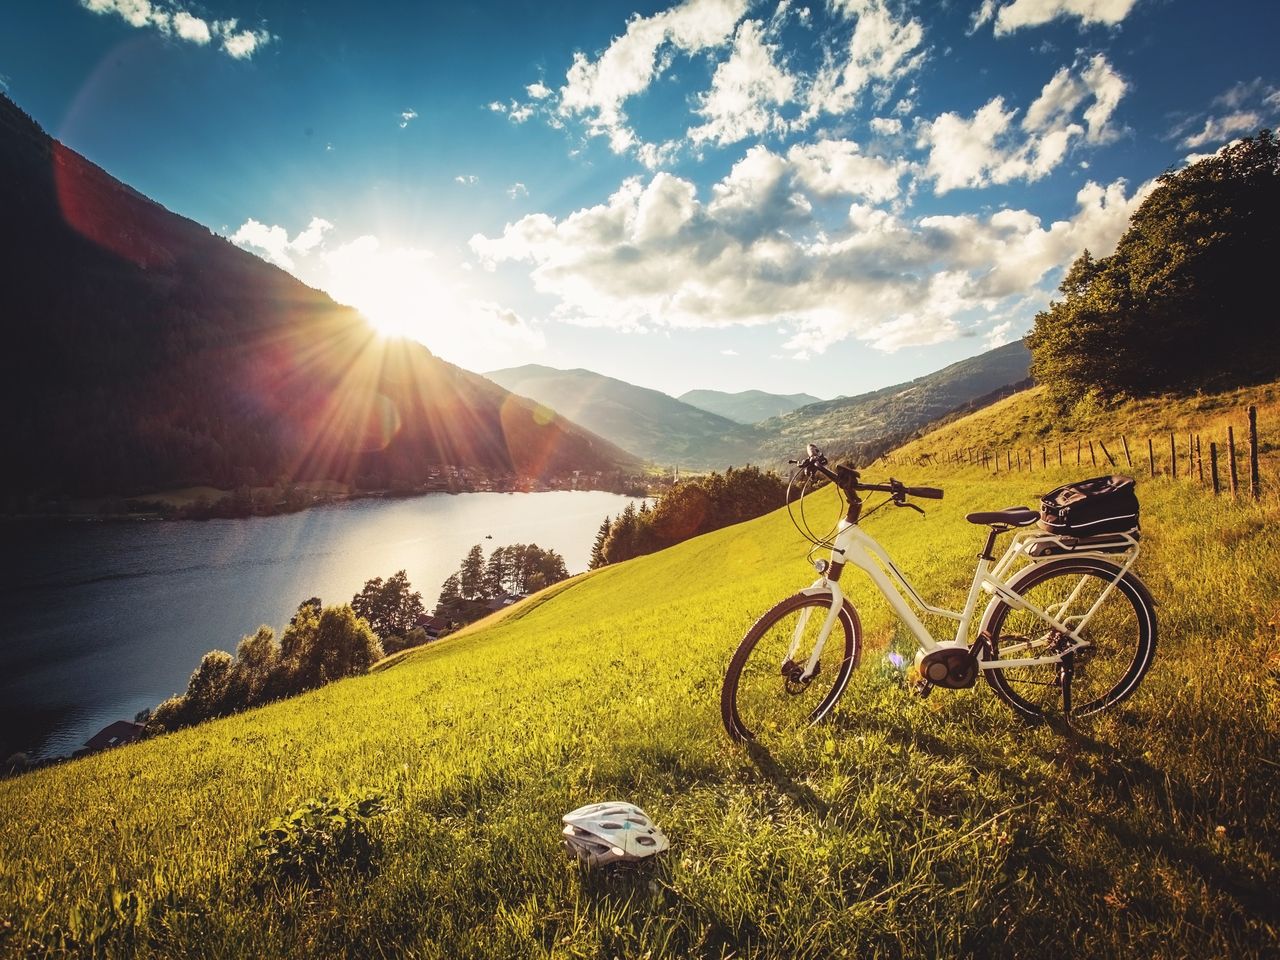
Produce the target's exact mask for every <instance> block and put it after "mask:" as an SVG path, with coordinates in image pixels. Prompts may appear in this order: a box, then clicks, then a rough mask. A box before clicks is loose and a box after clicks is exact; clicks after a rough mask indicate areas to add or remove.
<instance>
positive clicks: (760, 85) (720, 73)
mask: <svg viewBox="0 0 1280 960" xmlns="http://www.w3.org/2000/svg"><path fill="white" fill-rule="evenodd" d="M777 57H778V48H777V46H775V45H773V44H770V43H768V42H767V41H766V40H765V28H764V25H763V24H762V23H761V22H760V21H758V20H744V21H743V22H742V23H741V24H740V25H739V26H738V32H737V34H736V36H735V37H734V41H733V50H732V52H731V53H730V54H729V58H728V59H727V60H724V61H722V62H721V63H720V64H719V65H718V66H717V67H716V71H715V74H714V76H713V77H712V78H711V89H710V90H709V91H707V92H706V93H704V94H702V95H701V97H700V98H699V106H698V110H697V112H698V113H699V114H700V115H702V116H703V117H705V118H706V123H704V124H702V125H701V126H698V127H694V128H693V129H692V130H690V131H689V139H690V140H692V141H693V142H694V143H695V144H698V143H702V142H704V141H707V140H711V141H714V142H715V143H717V144H719V145H721V146H723V145H725V144H727V143H736V142H737V141H739V140H743V139H745V138H746V137H751V136H759V135H760V134H763V133H768V132H770V131H774V130H781V129H784V128H785V126H786V123H785V121H784V120H783V119H782V117H781V115H780V114H779V113H778V108H779V107H780V106H782V105H783V104H786V103H789V102H790V101H791V99H792V97H793V96H794V95H795V92H796V78H795V77H794V76H793V75H792V74H791V73H789V72H788V71H787V69H786V66H785V64H783V65H779V63H778V61H777Z"/></svg>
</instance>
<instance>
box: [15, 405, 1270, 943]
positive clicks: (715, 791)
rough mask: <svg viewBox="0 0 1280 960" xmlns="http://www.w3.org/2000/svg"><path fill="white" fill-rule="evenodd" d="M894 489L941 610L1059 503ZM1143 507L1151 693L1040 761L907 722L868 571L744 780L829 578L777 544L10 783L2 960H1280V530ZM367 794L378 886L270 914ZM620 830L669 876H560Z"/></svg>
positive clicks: (905, 697) (1238, 517)
mask: <svg viewBox="0 0 1280 960" xmlns="http://www.w3.org/2000/svg"><path fill="white" fill-rule="evenodd" d="M1014 407H1016V404H1013V403H1009V404H1005V405H1002V406H1001V408H1000V409H999V410H998V411H996V412H995V413H994V414H993V415H995V416H1013V417H1016V416H1018V415H1019V414H1018V412H1017V410H1016V409H1012V408H1014ZM966 429H973V430H975V431H978V430H981V429H982V424H981V423H980V422H974V423H970V425H969V427H968V428H966ZM875 472H876V471H874V470H872V471H869V472H868V476H869V477H872V476H873V475H874V474H875ZM900 472H901V473H902V474H903V477H904V479H907V480H914V481H924V480H926V479H927V480H933V481H936V482H937V483H938V484H939V485H941V486H943V487H945V488H946V490H947V498H946V500H944V501H943V502H942V503H940V504H926V506H927V507H928V508H929V510H930V513H929V515H928V517H927V518H924V519H922V518H920V517H919V516H918V515H916V514H913V513H909V512H907V511H895V512H892V513H882V514H878V515H877V516H876V517H874V518H872V519H871V520H870V521H869V522H868V529H869V530H870V531H871V532H872V533H873V534H874V535H875V536H876V537H877V538H879V539H880V540H881V541H882V542H883V543H884V544H886V545H887V546H888V547H889V548H890V549H891V551H892V552H893V553H894V554H895V557H896V558H897V559H898V560H899V561H900V566H901V567H902V569H904V570H905V571H906V572H907V573H908V575H909V576H910V577H911V578H912V580H913V581H915V582H916V583H917V584H918V585H920V586H921V588H922V589H923V590H924V591H925V592H926V593H927V594H928V595H929V596H930V597H931V598H935V599H937V600H939V601H942V602H945V603H948V604H953V605H959V604H960V603H962V602H963V593H964V589H965V587H966V586H967V584H968V580H969V577H970V574H971V571H972V563H973V557H974V555H975V554H976V552H977V550H978V548H979V547H980V541H981V534H980V531H979V530H978V529H977V528H974V527H972V526H970V525H969V524H967V523H965V522H964V520H963V516H964V513H965V512H966V511H969V510H975V509H979V508H991V507H1000V506H1005V505H1006V504H1010V503H1015V502H1022V503H1031V502H1033V499H1032V498H1033V494H1034V493H1036V492H1039V491H1042V490H1043V489H1044V488H1045V484H1046V483H1049V482H1054V481H1056V478H1057V474H1055V473H1052V472H1051V474H1050V475H1049V476H1042V475H1041V474H1040V473H1038V472H1037V473H1036V474H1033V475H1031V476H1027V475H1026V474H1023V475H1021V476H1017V475H1015V476H1013V477H1009V478H1004V477H1003V476H1002V478H1001V481H1000V483H999V484H998V485H996V484H995V482H994V481H993V480H992V479H991V478H989V477H986V476H983V475H980V473H979V472H978V471H976V470H973V469H970V468H963V469H954V470H947V469H942V468H931V469H925V468H909V469H907V470H903V471H900ZM1077 475H1079V471H1077V470H1076V469H1075V468H1074V466H1073V467H1071V468H1070V469H1066V470H1064V471H1062V477H1063V479H1066V478H1069V477H1073V476H1077ZM824 496H827V497H829V496H830V495H829V494H827V495H824ZM1140 497H1141V498H1142V505H1143V518H1144V525H1143V535H1144V539H1143V549H1144V553H1143V557H1142V559H1141V561H1140V563H1139V572H1140V574H1141V576H1142V577H1143V578H1144V579H1145V580H1146V582H1147V584H1148V586H1149V587H1150V588H1151V590H1152V592H1153V594H1154V595H1155V596H1156V598H1157V600H1158V601H1159V608H1158V615H1159V620H1160V638H1159V643H1158V645H1157V651H1156V662H1155V666H1154V667H1153V668H1152V671H1151V673H1150V674H1149V675H1148V677H1147V679H1146V680H1145V682H1144V684H1143V686H1142V687H1141V688H1140V690H1139V692H1138V693H1137V694H1136V695H1135V697H1134V698H1133V699H1132V700H1131V701H1129V702H1128V703H1126V704H1125V705H1124V706H1123V707H1122V708H1120V709H1119V710H1118V711H1116V712H1115V713H1114V714H1111V715H1104V716H1103V717H1101V718H1099V719H1098V720H1096V721H1091V722H1089V723H1088V724H1087V725H1086V726H1084V727H1083V729H1081V730H1080V731H1078V732H1077V733H1075V734H1067V733H1065V732H1063V731H1060V730H1054V729H1050V728H1028V727H1025V726H1023V725H1022V724H1021V723H1020V722H1019V721H1017V720H1016V719H1015V718H1014V717H1013V716H1012V714H1011V712H1010V711H1009V710H1008V709H1007V708H1006V707H1004V706H1003V705H1002V704H1000V703H999V702H998V701H997V700H996V699H995V698H994V696H993V695H992V694H991V693H990V692H989V691H988V690H986V689H985V688H983V687H982V686H981V685H980V686H979V688H976V689H974V690H972V691H964V692H959V693H946V692H938V693H935V694H934V695H933V696H932V697H931V698H929V699H927V700H923V701H921V700H917V699H915V698H913V697H912V696H911V695H910V694H908V693H907V692H906V691H905V690H904V689H903V688H902V687H901V685H900V683H899V682H898V679H897V677H898V673H897V671H896V670H895V669H894V668H893V667H892V666H891V665H890V664H889V663H888V662H887V658H886V653H887V651H888V650H889V649H890V645H892V647H893V649H896V650H901V651H903V652H906V651H907V650H908V649H909V646H908V645H907V644H906V643H904V637H903V636H902V635H901V634H900V633H899V632H898V631H895V628H894V625H893V622H892V621H891V619H890V616H889V612H888V609H887V607H886V606H885V605H884V604H883V602H881V601H879V600H878V599H876V598H873V597H872V596H871V595H870V593H869V591H868V589H867V587H866V586H865V584H862V583H860V582H858V581H857V580H855V579H854V578H853V574H852V572H851V573H850V575H849V576H848V577H847V587H848V589H849V590H850V592H851V593H852V595H853V599H854V601H855V603H856V604H857V606H858V607H859V612H860V615H861V618H862V622H863V627H864V632H865V635H866V638H867V643H868V647H867V650H866V652H865V654H864V658H863V665H862V667H861V669H860V670H859V671H858V672H857V673H856V674H855V676H854V679H853V681H852V682H851V684H850V687H849V690H848V691H847V693H846V694H845V697H844V698H843V700H842V701H841V704H840V706H839V707H838V708H837V710H836V713H835V716H834V719H833V720H832V721H831V722H829V723H827V724H824V725H821V726H819V727H816V728H811V729H808V730H806V731H804V732H802V733H801V734H799V735H797V736H796V737H794V738H792V739H791V740H789V741H787V742H786V743H783V744H781V745H778V746H777V747H776V748H775V749H774V750H773V752H772V753H761V752H758V751H757V752H751V751H747V750H744V749H742V748H739V747H736V746H733V745H731V744H730V742H729V741H728V739H727V737H726V736H725V734H724V732H723V731H722V729H721V727H720V720H719V712H718V697H719V688H720V680H721V677H722V674H723V669H724V666H725V664H726V662H727V660H728V658H729V656H730V654H731V653H732V651H733V648H734V647H735V645H736V643H737V641H738V638H739V637H740V636H741V635H742V633H743V632H744V631H745V630H746V628H747V627H748V626H750V624H751V622H752V621H753V620H754V618H755V617H756V616H757V615H758V614H759V613H760V612H762V611H763V610H764V609H766V608H767V607H769V606H770V605H772V603H774V602H775V601H776V600H778V599H780V598H781V597H783V596H785V595H787V594H788V593H790V592H793V591H794V590H795V589H797V588H799V587H801V586H804V585H806V584H807V583H808V582H809V581H810V580H811V579H812V572H811V571H810V570H808V569H807V568H806V566H805V565H804V562H803V558H804V554H805V552H806V549H807V544H805V543H804V542H803V541H801V540H800V539H799V537H798V536H797V535H796V533H795V532H794V531H793V530H792V528H791V526H790V524H789V523H788V521H787V519H786V517H785V514H773V515H770V516H767V517H763V518H761V519H759V520H757V521H753V522H751V523H747V524H743V525H741V526H738V527H734V528H730V529H726V530H721V531H717V532H715V533H712V534H709V535H707V536H704V537H701V538H698V539H697V540H694V541H690V542H688V543H686V544H683V545H681V546H679V547H677V548H674V549H672V550H668V551H665V552H663V553H661V554H656V555H653V556H649V557H642V558H639V559H637V560H633V561H630V562H628V563H625V564H622V565H619V566H618V567H614V568H607V569H605V570H602V571H599V572H597V573H594V574H592V575H590V576H587V577H583V578H580V579H578V580H575V581H573V582H571V583H569V584H562V585H558V587H557V588H554V589H555V591H556V592H555V595H554V596H551V597H550V599H545V598H543V597H539V598H536V599H535V600H534V601H531V602H529V603H528V604H527V605H524V606H522V607H521V608H517V609H516V610H514V611H512V612H510V613H509V615H508V616H506V617H505V618H502V619H500V620H498V621H496V622H489V623H482V624H478V625H476V627H475V628H473V629H471V630H469V631H468V632H467V633H466V634H465V635H460V636H458V637H455V638H452V639H449V640H446V641H444V642H441V643H438V644H435V645H432V646H431V647H428V648H425V649H422V650H419V651H414V652H412V653H411V654H410V655H408V656H404V657H401V658H399V659H398V660H395V661H392V662H390V663H388V664H387V665H386V666H385V668H384V669H382V670H380V671H378V672H376V673H374V674H372V675H369V676H366V677H361V678H357V679H353V680H349V681H344V682H342V683H339V684H335V685H332V686H330V687H326V688H324V689H322V690H319V691H316V692H314V693H311V694H308V695H306V696H304V697H301V698H298V699H296V700H292V701H288V702H285V703H281V704H277V705H274V706H272V707H268V708H265V709H262V710H257V711H253V712H250V713H246V714H243V715H240V716H237V717H232V718H228V719H226V720H222V721H218V722H214V723H210V724H207V725H205V726H202V727H198V728H195V729H192V730H189V731H185V732H182V733H179V734H175V735H172V736H167V737H163V738H160V739H158V740H155V741H151V742H147V743H143V744H141V745H137V746H133V747H127V748H123V749H120V750H117V751H113V752H110V753H107V754H103V755H100V756H97V757H93V758H88V759H85V760H82V761H77V762H73V763H70V764H66V765H64V766H61V767H56V768H51V769H47V770H42V771H39V772H36V773H34V774H31V775H28V776H25V777H22V778H19V779H17V780H12V781H7V782H4V783H0V809H3V810H4V817H3V818H0V945H3V950H5V951H6V952H8V953H9V954H11V955H23V954H39V953H40V952H41V950H42V949H43V948H44V947H48V946H52V945H54V944H55V943H56V942H57V941H58V940H59V938H63V939H74V940H75V941H76V942H78V943H79V944H80V945H81V946H80V949H81V950H83V951H85V952H87V951H88V949H89V947H87V946H85V945H86V944H89V943H90V942H94V943H96V944H97V945H98V946H97V949H98V950H99V951H100V952H104V953H109V954H115V955H121V956H124V955H139V954H140V955H154V956H231V955H236V956H250V955H256V956H295V955H305V954H317V953H319V954H343V955H356V954H358V955H361V956H377V955H386V956H421V957H440V958H445V957H548V956H557V957H614V956H618V957H642V956H646V955H648V956H652V957H672V958H677V957H687V956H709V957H719V956H748V955H751V956H763V957H779V958H782V957H786V958H792V957H814V958H817V957H832V956H842V955H844V956H851V957H853V956H857V957H864V956H887V957H899V956H992V955H1007V956H1115V957H1132V956H1143V955H1150V956H1197V957H1205V956H1232V957H1235V956H1265V955H1268V954H1270V955H1274V953H1275V952H1276V950H1277V929H1276V920H1275V919H1274V918H1275V917H1277V916H1280V900H1278V898H1277V895H1276V893H1275V891H1276V889H1277V881H1278V880H1280V870H1277V862H1276V857H1277V854H1278V850H1277V840H1276V838H1277V837H1280V813H1278V812H1277V810H1276V808H1275V804H1274V798H1275V796H1276V788H1277V786H1278V785H1280V782H1278V780H1277V776H1276V773H1277V765H1276V764H1277V761H1276V757H1277V756H1278V755H1280V749H1278V748H1280V647H1277V645H1276V640H1275V633H1274V627H1273V626H1271V624H1273V623H1275V621H1276V618H1277V617H1278V616H1280V540H1278V539H1277V533H1278V532H1280V523H1278V521H1280V510H1278V508H1277V507H1276V505H1275V504H1274V502H1273V501H1267V502H1264V504H1263V505H1261V506H1253V505H1232V504H1230V503H1228V502H1226V501H1225V500H1219V501H1217V502H1214V501H1213V500H1212V498H1211V497H1206V496H1205V494H1204V492H1203V491H1201V490H1200V489H1198V488H1197V487H1195V486H1193V485H1189V484H1184V483H1181V482H1179V483H1177V484H1174V483H1170V482H1167V481H1165V480H1156V481H1144V482H1143V483H1142V485H1141V487H1140ZM819 509H821V507H819ZM826 509H827V510H829V511H833V510H834V502H833V501H832V500H830V499H829V500H828V501H827V504H826ZM375 793H377V794H382V795H384V796H385V797H387V798H388V800H389V801H390V804H391V807H392V810H391V812H390V813H387V814H385V815H383V816H381V817H379V818H378V819H377V821H376V822H375V824H374V830H375V831H376V833H377V835H378V837H379V839H380V840H381V842H382V853H381V856H380V858H379V859H378V860H377V861H376V863H375V864H374V866H373V868H372V869H371V870H368V871H364V872H357V871H348V870H342V869H336V870H333V871H331V872H330V873H329V874H328V875H327V876H326V877H325V879H324V880H323V882H322V883H321V884H320V886H319V887H318V888H314V887H302V886H289V885H287V884H284V885H280V884H277V883H275V882H274V881H272V882H268V883H265V884H264V882H263V881H262V880H261V879H260V873H259V866H258V864H257V863H256V861H255V859H254V857H253V856H252V854H251V852H250V850H251V847H252V844H253V842H254V841H255V839H256V836H257V832H258V830H260V829H261V828H262V827H264V826H266V825H267V824H268V823H269V822H270V821H271V820H272V819H273V818H275V817H277V816H280V815H282V814H284V813H286V812H288V811H290V810H293V809H295V808H296V807H297V806H298V805H299V803H300V802H301V801H303V800H305V799H306V798H308V797H313V796H319V795H334V794H344V795H353V796H359V795H371V794H375ZM610 798H623V799H628V800H632V801H634V802H636V803H638V804H640V805H641V806H643V807H644V808H645V809H646V810H647V811H648V812H649V813H650V814H652V815H653V816H654V817H655V818H656V819H657V820H658V822H659V823H660V825H661V826H662V827H663V829H664V830H665V831H666V833H667V834H668V836H669V837H670V839H671V841H672V847H671V850H670V852H669V853H667V854H664V855H663V856H662V857H660V858H658V860H657V861H656V862H654V863H651V864H648V865H646V866H644V867H642V868H639V869H634V870H617V871H613V872H609V871H604V872H597V873H584V872H582V871H580V870H579V869H578V868H577V867H576V866H574V865H573V864H570V863H569V862H568V861H567V860H566V859H565V857H564V855H563V853H562V851H561V849H560V847H559V836H558V825H559V817H560V815H561V814H562V813H564V812H566V811H568V810H570V809H572V808H574V807H576V806H578V805H580V804H582V803H586V802H589V801H593V800H602V799H610ZM113 893H114V901H113ZM131 895H132V897H136V899H132V898H131ZM73 928H74V930H75V933H74V937H73V935H72V929H73ZM95 938H96V939H95Z"/></svg>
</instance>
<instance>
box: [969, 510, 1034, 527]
mask: <svg viewBox="0 0 1280 960" xmlns="http://www.w3.org/2000/svg"><path fill="white" fill-rule="evenodd" d="M965 519H966V520H968V521H969V522H970V523H988V524H991V525H992V526H1001V527H1026V526H1030V525H1031V524H1033V523H1035V522H1036V521H1037V520H1039V519H1040V514H1038V513H1036V512H1035V511H1034V510H1032V509H1031V508H1030V507H1005V508H1004V509H1003V510H986V511H983V512H980V513H970V514H967V515H966V516H965Z"/></svg>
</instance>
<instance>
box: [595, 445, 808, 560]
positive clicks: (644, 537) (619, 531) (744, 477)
mask: <svg viewBox="0 0 1280 960" xmlns="http://www.w3.org/2000/svg"><path fill="white" fill-rule="evenodd" d="M786 496H787V485H786V483H785V482H784V481H783V480H782V478H781V477H779V476H778V475H777V474H776V473H773V472H772V471H769V472H766V471H763V470H761V469H759V468H758V467H751V466H748V467H742V468H739V469H736V470H735V469H734V468H733V467H730V468H729V469H728V470H726V471H725V472H724V473H723V474H720V473H711V474H708V475H706V476H701V477H690V478H688V479H685V480H681V481H680V482H678V483H676V484H674V485H673V486H672V487H670V488H669V489H668V490H666V491H665V492H664V493H663V494H662V495H661V496H660V497H659V498H658V502H657V503H656V504H655V505H654V506H653V508H652V509H651V508H650V507H649V505H648V503H647V502H643V503H641V505H640V508H639V509H636V507H635V505H634V504H627V506H626V509H624V510H623V511H622V513H621V514H619V516H618V517H617V519H610V518H608V517H606V518H605V520H604V523H602V524H601V525H600V529H599V531H598V532H597V533H596V539H595V543H594V544H593V545H592V548H591V563H590V568H591V569H592V570H594V569H596V568H597V567H602V566H605V565H607V564H610V563H620V562H622V561H623V560H630V559H631V558H632V557H638V556H642V555H643V554H646V553H653V552H655V551H657V550H662V549H664V548H666V547H670V546H672V545H673V544H677V543H680V542H681V541H684V540H688V539H690V538H691V537H696V536H699V535H701V534H704V533H709V532H710V531H712V530H719V529H720V528H721V527H727V526H730V525H731V524H735V523H741V522H742V521H744V520H751V519H753V518H755V517H758V516H761V515H762V514H765V513H768V512H769V511H771V510H776V509H777V508H778V507H781V506H782V505H783V504H784V503H785V502H786Z"/></svg>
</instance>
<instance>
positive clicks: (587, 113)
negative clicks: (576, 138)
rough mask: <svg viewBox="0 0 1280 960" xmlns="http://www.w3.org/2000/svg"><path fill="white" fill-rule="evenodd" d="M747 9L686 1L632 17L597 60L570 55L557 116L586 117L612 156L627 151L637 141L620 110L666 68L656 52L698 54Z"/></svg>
mask: <svg viewBox="0 0 1280 960" xmlns="http://www.w3.org/2000/svg"><path fill="white" fill-rule="evenodd" d="M746 9H747V2H746V0H685V2H683V3H681V4H679V5H677V6H675V7H672V8H671V9H669V10H664V11H662V12H660V13H656V14H654V15H652V16H649V17H642V16H638V15H637V16H634V17H632V18H631V20H630V21H629V22H628V23H627V30H626V32H625V33H624V34H623V35H622V36H621V37H617V38H616V39H614V41H613V42H612V43H611V44H610V45H609V47H608V49H606V50H605V51H604V53H602V54H601V55H600V56H599V57H597V58H596V59H594V60H592V59H591V58H590V57H588V56H587V55H586V54H584V53H576V54H574V58H573V65H572V66H571V67H570V68H569V71H568V73H567V74H566V75H565V84H564V86H563V87H561V88H560V103H559V112H560V114H561V115H562V116H565V117H569V116H580V117H583V118H585V119H586V121H587V128H588V132H589V133H591V134H592V135H594V136H603V137H606V138H607V139H608V141H609V145H610V147H611V148H612V149H613V150H614V152H615V153H625V152H627V151H628V150H630V149H631V148H632V147H633V146H634V145H635V144H636V143H637V138H636V136H635V134H634V132H633V131H632V130H631V128H630V126H629V125H628V120H627V115H626V113H625V111H624V109H623V107H624V104H625V103H626V101H627V100H629V99H630V98H631V97H634V96H636V95H637V94H640V93H643V92H644V91H645V90H646V89H648V87H649V85H650V84H651V83H652V82H653V80H654V78H655V77H657V76H658V75H660V74H661V73H662V72H664V71H665V70H666V69H667V67H668V66H669V58H661V57H660V53H661V52H663V51H664V50H673V51H680V52H684V53H697V52H699V51H701V50H705V49H707V48H708V47H716V46H720V45H722V44H724V43H725V42H726V41H727V40H728V39H729V38H730V37H731V36H733V30H734V25H735V24H737V22H738V20H739V19H741V17H742V15H743V14H744V13H745V12H746Z"/></svg>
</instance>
